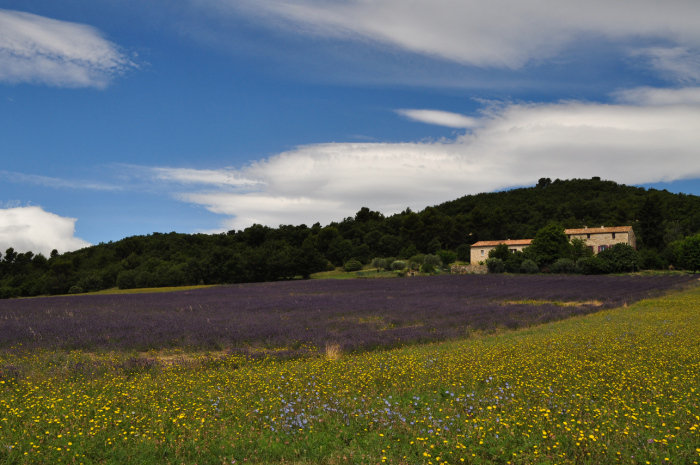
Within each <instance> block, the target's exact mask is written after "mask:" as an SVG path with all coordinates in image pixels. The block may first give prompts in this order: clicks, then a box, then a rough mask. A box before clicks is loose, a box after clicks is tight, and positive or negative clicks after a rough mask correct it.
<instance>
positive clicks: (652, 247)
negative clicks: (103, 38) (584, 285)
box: [0, 178, 700, 298]
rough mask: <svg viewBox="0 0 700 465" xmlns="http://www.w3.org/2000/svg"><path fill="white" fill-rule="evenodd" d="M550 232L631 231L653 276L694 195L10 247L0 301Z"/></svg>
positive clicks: (527, 198)
mask: <svg viewBox="0 0 700 465" xmlns="http://www.w3.org/2000/svg"><path fill="white" fill-rule="evenodd" d="M552 222H556V223H558V224H559V225H560V226H563V227H565V228H579V227H583V226H590V227H594V226H600V225H605V226H624V225H631V226H633V228H634V231H635V233H636V235H637V247H638V249H639V255H640V257H641V261H642V263H641V266H642V267H643V268H646V269H662V268H667V267H669V266H678V263H677V262H678V246H679V243H680V241H681V240H682V239H684V238H685V237H687V236H690V235H693V234H696V233H698V232H700V197H698V196H694V195H686V194H673V193H670V192H668V191H665V190H662V191H659V190H655V189H644V188H641V187H634V186H626V185H623V184H617V183H615V182H613V181H604V180H601V179H600V178H592V179H572V180H563V181H562V180H559V179H556V180H554V181H552V180H550V179H548V178H543V179H540V181H539V182H538V183H537V185H536V186H534V187H528V188H520V189H512V190H508V191H503V192H494V193H484V194H477V195H468V196H464V197H461V198H459V199H456V200H453V201H450V202H446V203H443V204H441V205H437V206H433V207H428V208H425V209H424V210H422V211H419V212H414V211H411V210H410V209H408V208H407V209H406V210H405V211H403V212H401V213H398V214H395V215H391V216H384V215H383V214H382V213H380V212H375V211H371V210H370V209H368V208H364V207H363V208H361V209H360V210H359V211H358V212H357V214H356V215H355V216H354V217H348V218H345V219H342V220H341V221H339V222H333V223H331V224H329V225H327V226H321V225H320V224H318V223H316V224H314V225H312V226H307V225H303V224H302V225H298V226H292V225H281V226H280V227H278V228H270V227H267V226H261V225H253V226H251V227H249V228H246V229H244V230H242V231H229V232H227V233H222V234H218V235H207V234H179V233H174V232H171V233H167V234H164V233H153V234H150V235H147V236H133V237H128V238H126V239H122V240H120V241H117V242H109V243H100V244H98V245H95V246H91V247H87V248H84V249H81V250H77V251H74V252H67V253H64V254H58V253H57V252H56V251H54V252H53V253H52V254H51V255H50V256H49V257H45V256H43V255H42V254H37V255H34V254H33V253H32V252H31V251H22V252H19V251H15V250H14V249H11V248H10V249H8V250H7V251H6V252H5V253H4V254H0V258H1V260H0V297H4V298H7V297H19V296H35V295H53V294H65V293H69V292H71V289H72V292H79V291H85V292H87V291H95V290H100V289H106V288H112V287H116V286H118V287H120V288H136V287H156V286H181V285H192V284H220V283H242V282H261V281H273V280H279V279H292V278H295V277H302V278H308V277H309V275H311V274H312V273H315V272H318V271H324V270H327V269H329V267H331V268H332V267H334V266H342V265H343V264H345V263H346V262H347V261H348V260H350V259H353V258H354V259H356V260H358V261H360V262H361V263H363V264H367V263H369V262H370V261H371V260H372V259H373V258H375V257H392V258H409V257H411V256H414V255H416V254H419V253H424V254H436V253H439V252H442V251H451V252H453V254H449V255H451V256H454V257H456V258H457V260H459V261H468V260H469V246H470V245H471V244H473V243H475V242H477V241H479V240H497V239H520V238H533V237H535V235H536V234H537V232H538V231H539V230H540V229H541V228H543V227H545V226H546V225H548V224H550V223H552ZM443 256H444V255H443Z"/></svg>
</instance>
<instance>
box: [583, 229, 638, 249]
mask: <svg viewBox="0 0 700 465" xmlns="http://www.w3.org/2000/svg"><path fill="white" fill-rule="evenodd" d="M614 234H615V239H613V233H597V234H591V235H590V236H591V238H590V239H588V236H587V235H586V234H572V235H571V239H582V240H583V241H584V242H585V243H586V245H587V246H592V247H593V253H595V254H597V253H598V247H599V246H601V245H609V246H612V245H615V244H627V245H631V246H632V247H636V245H637V241H636V240H635V237H634V234H632V235H630V234H628V233H626V232H624V233H620V232H619V233H614ZM630 236H631V237H630Z"/></svg>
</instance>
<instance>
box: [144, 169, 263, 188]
mask: <svg viewBox="0 0 700 465" xmlns="http://www.w3.org/2000/svg"><path fill="white" fill-rule="evenodd" d="M153 172H154V174H155V177H156V179H161V180H168V181H177V182H182V183H185V184H200V183H204V184H216V185H219V186H230V187H252V186H255V185H257V184H260V181H256V180H253V179H245V178H243V177H241V176H240V174H239V173H237V172H236V171H235V170H195V169H185V168H179V169H173V168H153Z"/></svg>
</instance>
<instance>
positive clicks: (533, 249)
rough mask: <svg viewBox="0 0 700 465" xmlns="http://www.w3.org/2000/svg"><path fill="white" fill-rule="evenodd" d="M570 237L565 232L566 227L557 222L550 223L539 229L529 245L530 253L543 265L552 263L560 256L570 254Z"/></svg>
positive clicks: (564, 256) (563, 256)
mask: <svg viewBox="0 0 700 465" xmlns="http://www.w3.org/2000/svg"><path fill="white" fill-rule="evenodd" d="M570 248H571V245H570V244H569V238H568V237H566V234H564V227H563V226H561V225H560V224H557V223H549V224H548V225H547V226H545V227H544V228H542V229H540V230H539V231H537V235H535V238H534V239H533V240H532V244H531V245H530V247H528V249H530V250H529V252H530V254H532V255H534V256H535V257H536V258H537V259H536V261H537V262H538V263H539V264H540V265H543V266H547V265H551V264H552V263H554V262H555V261H556V260H557V259H559V258H566V257H568V256H569V254H570Z"/></svg>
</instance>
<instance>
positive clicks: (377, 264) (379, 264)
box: [372, 258, 386, 273]
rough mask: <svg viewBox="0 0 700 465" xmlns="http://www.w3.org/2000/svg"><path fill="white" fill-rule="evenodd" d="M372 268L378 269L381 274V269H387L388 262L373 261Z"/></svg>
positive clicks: (377, 259) (379, 259)
mask: <svg viewBox="0 0 700 465" xmlns="http://www.w3.org/2000/svg"><path fill="white" fill-rule="evenodd" d="M372 267H373V268H376V269H377V273H379V269H380V268H386V260H384V259H383V258H375V259H374V260H372Z"/></svg>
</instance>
